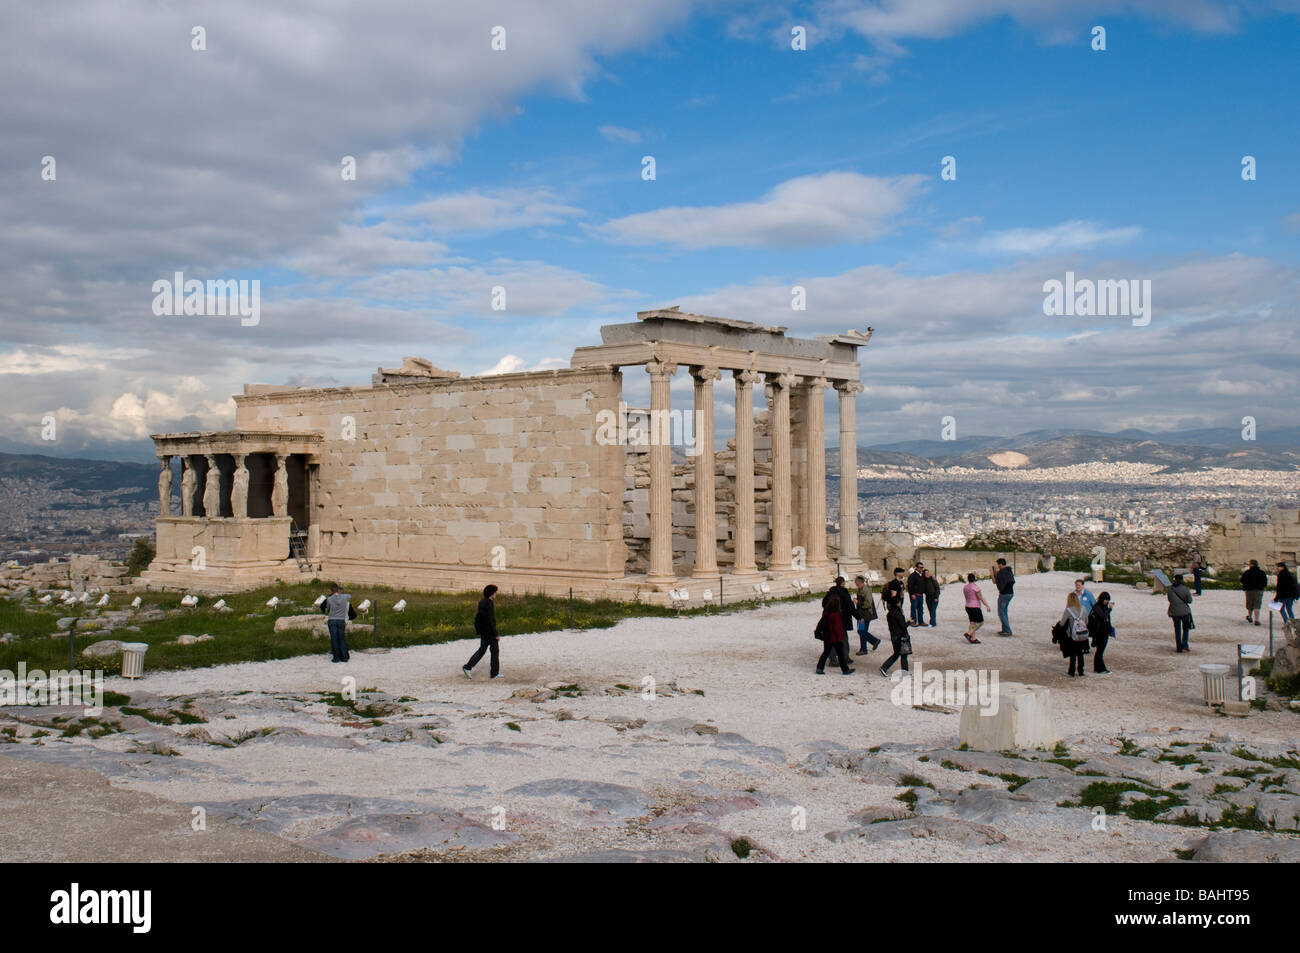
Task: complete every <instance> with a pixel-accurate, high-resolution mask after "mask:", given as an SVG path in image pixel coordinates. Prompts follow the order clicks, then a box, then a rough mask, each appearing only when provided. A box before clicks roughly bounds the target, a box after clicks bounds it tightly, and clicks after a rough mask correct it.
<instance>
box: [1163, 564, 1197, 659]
mask: <svg viewBox="0 0 1300 953" xmlns="http://www.w3.org/2000/svg"><path fill="white" fill-rule="evenodd" d="M1166 596H1167V597H1168V599H1169V618H1171V619H1173V620H1174V646H1175V647H1176V649H1177V651H1179V652H1190V651H1191V649H1190V648H1189V647H1188V645H1187V639H1188V634H1189V633H1190V632H1191V629H1192V590H1190V589H1188V588H1187V586H1186V585H1184V584H1183V576H1182V573H1179V574H1177V575H1176V576H1174V584H1173V585H1172V586H1170V587H1169V589H1168V590H1167V591H1166Z"/></svg>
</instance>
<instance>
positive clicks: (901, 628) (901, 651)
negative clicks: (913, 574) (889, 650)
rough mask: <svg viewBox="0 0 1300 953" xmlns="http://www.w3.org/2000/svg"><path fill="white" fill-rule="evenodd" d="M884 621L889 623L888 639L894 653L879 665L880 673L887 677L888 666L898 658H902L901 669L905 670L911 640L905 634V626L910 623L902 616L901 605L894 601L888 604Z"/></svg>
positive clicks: (910, 652) (909, 653)
mask: <svg viewBox="0 0 1300 953" xmlns="http://www.w3.org/2000/svg"><path fill="white" fill-rule="evenodd" d="M885 621H886V622H888V623H889V641H890V642H892V643H893V645H894V654H893V655H891V656H889V658H888V659H886V660H885V664H884V665H882V666H880V674H881V675H883V676H885V678H888V677H889V669H890V667H891V666H892V665H893V664H894V663H895V662H897V661H898V660H899V659H902V660H903V671H904V672H906V671H907V657H908V656H909V655H911V654H912V640H911V638H910V637H909V636H908V634H907V627H908V626H909V625H911V624H912V623H911V622H909V621H908V620H907V619H905V618H904V617H903V606H902V605H901V604H900V603H895V602H891V603H890V604H889V611H888V612H886V613H885Z"/></svg>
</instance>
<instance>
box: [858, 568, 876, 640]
mask: <svg viewBox="0 0 1300 953" xmlns="http://www.w3.org/2000/svg"><path fill="white" fill-rule="evenodd" d="M853 581H854V582H855V583H857V587H858V592H857V597H856V598H857V609H858V612H857V615H858V643H859V644H860V646H861V648H859V649H858V654H859V655H866V654H867V652H869V651H873V650H875V649H877V648H879V647H880V640H879V639H878V638H876V637H875V636H874V635H872V634H871V623H872V622H874V621H875V620H876V619H877V618H878V616H877V614H876V596H875V593H873V592H872V591H871V583H869V582H867V577H866V576H858V577H857V578H856V579H854V580H853ZM868 643H869V644H870V645H871V648H870V649H868V648H867V645H868Z"/></svg>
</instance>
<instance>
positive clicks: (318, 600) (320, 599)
mask: <svg viewBox="0 0 1300 953" xmlns="http://www.w3.org/2000/svg"><path fill="white" fill-rule="evenodd" d="M324 601H325V596H324V595H319V596H317V597H316V601H315V602H313V603H312V605H314V606H316V607H317V608H319V607H320V604H321V603H322V602H324Z"/></svg>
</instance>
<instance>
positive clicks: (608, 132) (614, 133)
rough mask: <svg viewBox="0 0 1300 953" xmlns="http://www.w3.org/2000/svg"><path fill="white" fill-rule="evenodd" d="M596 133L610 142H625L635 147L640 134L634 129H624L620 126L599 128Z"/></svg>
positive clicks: (638, 141) (639, 139)
mask: <svg viewBox="0 0 1300 953" xmlns="http://www.w3.org/2000/svg"><path fill="white" fill-rule="evenodd" d="M598 131H599V132H600V134H601V135H602V136H604V137H605V138H606V139H608V140H609V141H610V142H627V143H631V144H632V145H637V144H638V143H640V141H641V133H639V132H637V131H636V130H635V129H624V128H623V127H622V126H601V127H600V129H599V130H598Z"/></svg>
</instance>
